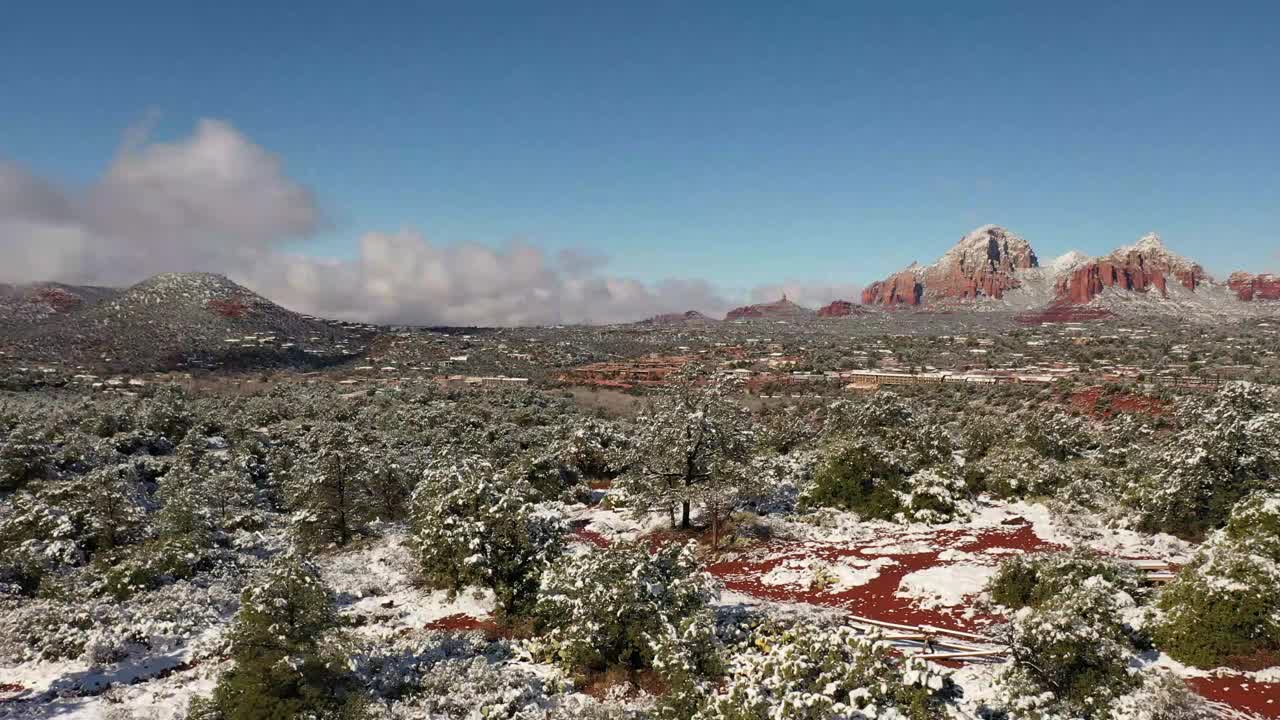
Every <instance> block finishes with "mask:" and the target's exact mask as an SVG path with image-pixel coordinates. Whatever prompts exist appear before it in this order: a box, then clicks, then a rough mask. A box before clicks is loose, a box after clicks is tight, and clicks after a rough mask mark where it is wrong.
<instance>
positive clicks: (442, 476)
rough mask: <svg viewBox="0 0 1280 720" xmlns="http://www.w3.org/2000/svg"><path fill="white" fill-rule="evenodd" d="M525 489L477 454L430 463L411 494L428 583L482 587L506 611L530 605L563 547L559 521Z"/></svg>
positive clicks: (419, 554) (415, 538)
mask: <svg viewBox="0 0 1280 720" xmlns="http://www.w3.org/2000/svg"><path fill="white" fill-rule="evenodd" d="M529 493H530V490H529V488H528V487H526V486H524V485H523V484H521V483H519V482H513V481H512V480H511V479H510V478H509V477H507V476H506V475H504V474H502V473H497V472H495V471H494V469H493V466H492V465H490V464H489V462H488V461H485V460H481V459H479V458H475V457H467V458H462V459H460V460H458V461H456V462H451V463H441V464H439V465H436V466H434V467H432V468H431V469H429V470H428V471H427V473H426V475H425V477H424V478H423V480H422V482H421V483H420V484H419V485H418V489H417V490H416V491H415V492H414V495H413V516H412V522H413V541H414V548H415V553H416V555H417V557H418V561H419V564H420V566H421V568H422V573H423V575H424V576H425V577H426V579H427V581H428V582H429V583H431V584H432V585H434V586H436V587H440V588H446V589H450V590H460V589H462V588H463V587H466V586H467V585H472V584H475V585H481V586H483V587H486V588H489V589H491V590H493V592H494V594H495V595H496V596H497V601H498V612H499V614H500V615H502V616H504V617H513V616H517V615H521V614H523V613H525V612H527V611H528V610H529V608H530V607H531V605H532V603H533V601H534V599H535V597H536V595H537V591H538V585H539V581H540V579H541V577H542V572H543V570H544V569H545V568H546V566H547V565H548V564H549V563H550V562H551V561H553V560H555V559H556V558H557V557H559V556H560V554H561V553H562V552H563V551H564V534H565V531H566V527H565V524H564V520H563V519H562V518H561V517H560V515H559V514H558V513H555V512H553V511H550V510H547V509H543V508H539V507H537V506H535V505H533V504H532V503H530V502H529V500H528V496H529Z"/></svg>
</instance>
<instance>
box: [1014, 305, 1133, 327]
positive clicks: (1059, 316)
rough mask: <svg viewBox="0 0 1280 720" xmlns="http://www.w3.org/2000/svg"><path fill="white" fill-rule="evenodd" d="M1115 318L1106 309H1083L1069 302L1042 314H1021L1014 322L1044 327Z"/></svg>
mask: <svg viewBox="0 0 1280 720" xmlns="http://www.w3.org/2000/svg"><path fill="white" fill-rule="evenodd" d="M1114 316H1115V313H1113V312H1111V311H1110V310H1106V309H1104V308H1091V307H1081V306H1079V305H1073V304H1071V303H1068V302H1058V303H1054V304H1053V305H1050V306H1049V307H1047V308H1045V309H1044V310H1041V311H1040V312H1025V313H1020V314H1018V315H1017V316H1016V317H1015V318H1014V320H1016V321H1017V322H1019V323H1022V324H1023V325H1043V324H1045V323H1059V322H1087V321H1089V320H1102V319H1104V318H1109V317H1114Z"/></svg>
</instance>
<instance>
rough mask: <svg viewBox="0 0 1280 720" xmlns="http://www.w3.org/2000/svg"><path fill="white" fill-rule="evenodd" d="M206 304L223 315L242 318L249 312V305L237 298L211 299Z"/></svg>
mask: <svg viewBox="0 0 1280 720" xmlns="http://www.w3.org/2000/svg"><path fill="white" fill-rule="evenodd" d="M206 306H207V307H208V308H209V309H210V310H212V311H214V312H215V313H217V314H219V315H221V316H222V317H228V318H242V317H244V316H245V315H248V314H249V306H248V305H246V304H244V303H243V302H242V301H240V300H237V299H236V298H223V299H218V300H210V301H209V302H208V303H206Z"/></svg>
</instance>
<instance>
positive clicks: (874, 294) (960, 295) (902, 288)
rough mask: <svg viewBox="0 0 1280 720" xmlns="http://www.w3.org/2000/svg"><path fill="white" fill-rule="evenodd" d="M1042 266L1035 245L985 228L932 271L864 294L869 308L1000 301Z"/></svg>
mask: <svg viewBox="0 0 1280 720" xmlns="http://www.w3.org/2000/svg"><path fill="white" fill-rule="evenodd" d="M1034 267H1039V260H1038V259H1037V258H1036V253H1035V251H1034V250H1032V249H1031V244H1030V243H1028V242H1027V241H1026V240H1024V239H1022V238H1020V237H1018V236H1017V235H1014V234H1013V233H1011V232H1009V231H1008V230H1005V229H1004V228H1002V227H997V226H995V225H984V226H983V227H980V228H978V229H977V230H974V231H973V232H971V233H969V234H968V235H965V236H964V237H963V238H961V239H960V242H958V243H956V245H955V246H954V247H952V248H951V249H950V250H948V251H947V252H946V254H945V255H943V256H942V258H941V259H939V260H938V262H936V263H934V264H933V265H931V266H929V267H928V268H917V267H915V266H912V267H911V268H908V269H907V270H904V271H902V272H900V273H898V274H896V275H894V276H892V277H890V278H887V279H885V280H882V281H880V282H876V283H872V284H871V285H870V286H869V287H868V288H867V289H866V290H864V291H863V293H862V302H863V304H866V305H871V304H876V305H920V304H922V303H924V302H926V301H928V302H938V301H942V302H946V301H971V300H979V299H982V298H993V299H999V298H1001V297H1004V294H1005V292H1007V291H1009V290H1012V289H1013V288H1016V287H1018V286H1019V285H1020V284H1021V282H1020V281H1019V280H1018V279H1017V277H1016V276H1015V275H1016V273H1017V271H1018V270H1026V269H1029V268H1034Z"/></svg>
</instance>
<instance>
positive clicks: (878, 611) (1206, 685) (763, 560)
mask: <svg viewBox="0 0 1280 720" xmlns="http://www.w3.org/2000/svg"><path fill="white" fill-rule="evenodd" d="M587 524H588V523H586V522H582V523H580V524H579V523H575V528H574V531H573V534H574V535H575V536H577V537H578V538H580V539H581V540H583V541H584V542H588V543H590V544H592V545H595V546H597V547H607V546H608V545H609V540H608V539H607V538H605V537H603V536H602V535H600V534H599V533H596V532H594V531H592V530H589V529H587V527H586V525H587ZM691 539H694V540H701V539H703V538H702V537H701V533H699V532H696V531H688V530H669V531H659V532H656V533H652V534H650V535H648V536H646V537H645V538H644V540H645V541H646V542H648V544H649V545H650V547H652V548H654V549H656V548H659V547H662V546H664V545H667V544H670V543H672V542H682V543H683V542H688V541H689V540H691ZM876 541H877V546H870V545H865V544H862V545H857V544H848V543H838V542H818V541H797V540H777V539H775V540H767V541H763V542H761V543H760V544H759V545H756V546H754V547H752V548H750V549H748V550H745V551H740V552H734V551H727V552H724V553H723V554H722V555H721V556H720V558H721V559H718V560H714V561H710V564H709V565H707V570H708V571H710V572H711V573H712V574H713V575H715V576H716V577H717V578H719V579H720V581H721V582H722V583H724V587H725V589H727V590H731V591H734V592H739V593H743V594H745V595H749V596H751V597H755V598H759V599H762V600H770V601H774V602H782V603H793V604H807V605H813V606H816V607H824V608H832V609H839V610H844V611H846V612H849V613H851V614H854V615H860V616H863V617H867V618H870V619H873V620H881V621H886V622H895V623H901V624H905V625H933V626H936V627H940V628H946V629H950V630H963V631H969V632H981V631H982V629H983V628H985V627H989V626H990V625H993V624H995V623H998V622H1000V621H1001V618H1000V617H999V616H997V615H992V614H990V613H986V612H981V611H976V610H975V609H974V608H973V607H972V604H971V603H966V604H965V605H962V606H956V607H943V608H926V607H921V606H920V605H918V604H917V601H916V600H914V599H913V598H906V597H899V596H898V595H897V592H898V589H899V586H900V585H901V583H902V579H903V578H904V577H906V576H907V575H908V574H910V573H913V572H916V571H917V570H924V569H927V568H931V567H937V566H945V565H947V564H949V563H948V562H947V561H946V560H942V559H940V557H939V556H940V555H941V554H942V553H943V552H945V551H947V550H957V551H960V552H965V553H977V554H980V553H985V552H987V551H990V550H993V549H995V550H999V549H1006V550H1010V551H1020V552H1024V553H1031V552H1041V551H1047V550H1060V549H1063V548H1062V546H1060V545H1057V544H1054V543H1050V542H1046V541H1045V540H1043V539H1041V538H1040V537H1039V536H1037V535H1036V534H1035V529H1034V528H1033V526H1032V525H1031V524H1030V523H1029V522H1027V521H1026V520H1022V519H1020V518H1011V519H1009V520H1006V521H1005V523H1004V524H1003V525H1002V526H1001V527H998V528H987V529H984V530H982V531H969V530H955V529H939V530H937V531H936V532H934V533H931V534H929V535H924V534H922V533H920V532H919V531H918V530H917V531H910V530H904V531H902V532H896V533H895V532H892V531H889V532H886V533H885V534H883V535H881V536H880V537H877V538H876ZM880 543H893V544H899V543H902V544H906V543H913V544H921V545H925V546H928V547H929V550H927V551H925V552H915V553H903V554H887V553H883V552H879V551H878V545H879V544H880ZM1010 554H1012V553H1010ZM845 557H857V558H862V559H866V560H873V559H876V558H881V557H884V558H889V559H891V560H893V561H894V562H895V563H896V564H894V565H888V566H885V567H882V568H880V570H879V574H878V575H877V576H876V577H875V578H874V579H872V580H871V581H870V582H868V583H866V584H864V585H859V586H855V587H851V588H848V589H845V590H842V591H839V592H827V591H824V590H822V589H814V588H800V587H797V586H794V585H791V586H777V585H766V584H764V583H762V582H761V578H763V577H764V576H765V575H766V574H768V573H769V572H770V571H772V570H773V569H775V568H777V567H779V566H780V565H783V564H784V563H785V562H787V561H788V560H821V561H823V562H828V563H830V562H833V561H836V560H838V559H839V558H845ZM1132 559H1141V558H1132ZM991 560H992V562H993V563H995V562H998V556H997V557H992V558H991ZM942 664H944V665H947V666H950V667H955V666H957V665H958V664H957V663H952V662H943V663H942ZM1188 683H1189V685H1190V686H1191V687H1192V689H1194V690H1195V691H1196V692H1197V693H1199V694H1200V695H1202V696H1204V697H1206V698H1208V699H1210V700H1214V701H1217V702H1221V703H1224V704H1226V705H1230V706H1231V707H1234V708H1237V709H1239V710H1244V711H1248V712H1254V713H1258V714H1260V715H1262V716H1263V717H1268V718H1280V683H1260V682H1250V681H1247V680H1244V679H1242V678H1241V677H1239V676H1231V675H1228V676H1224V677H1214V678H1194V679H1191V680H1189V681H1188Z"/></svg>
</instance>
